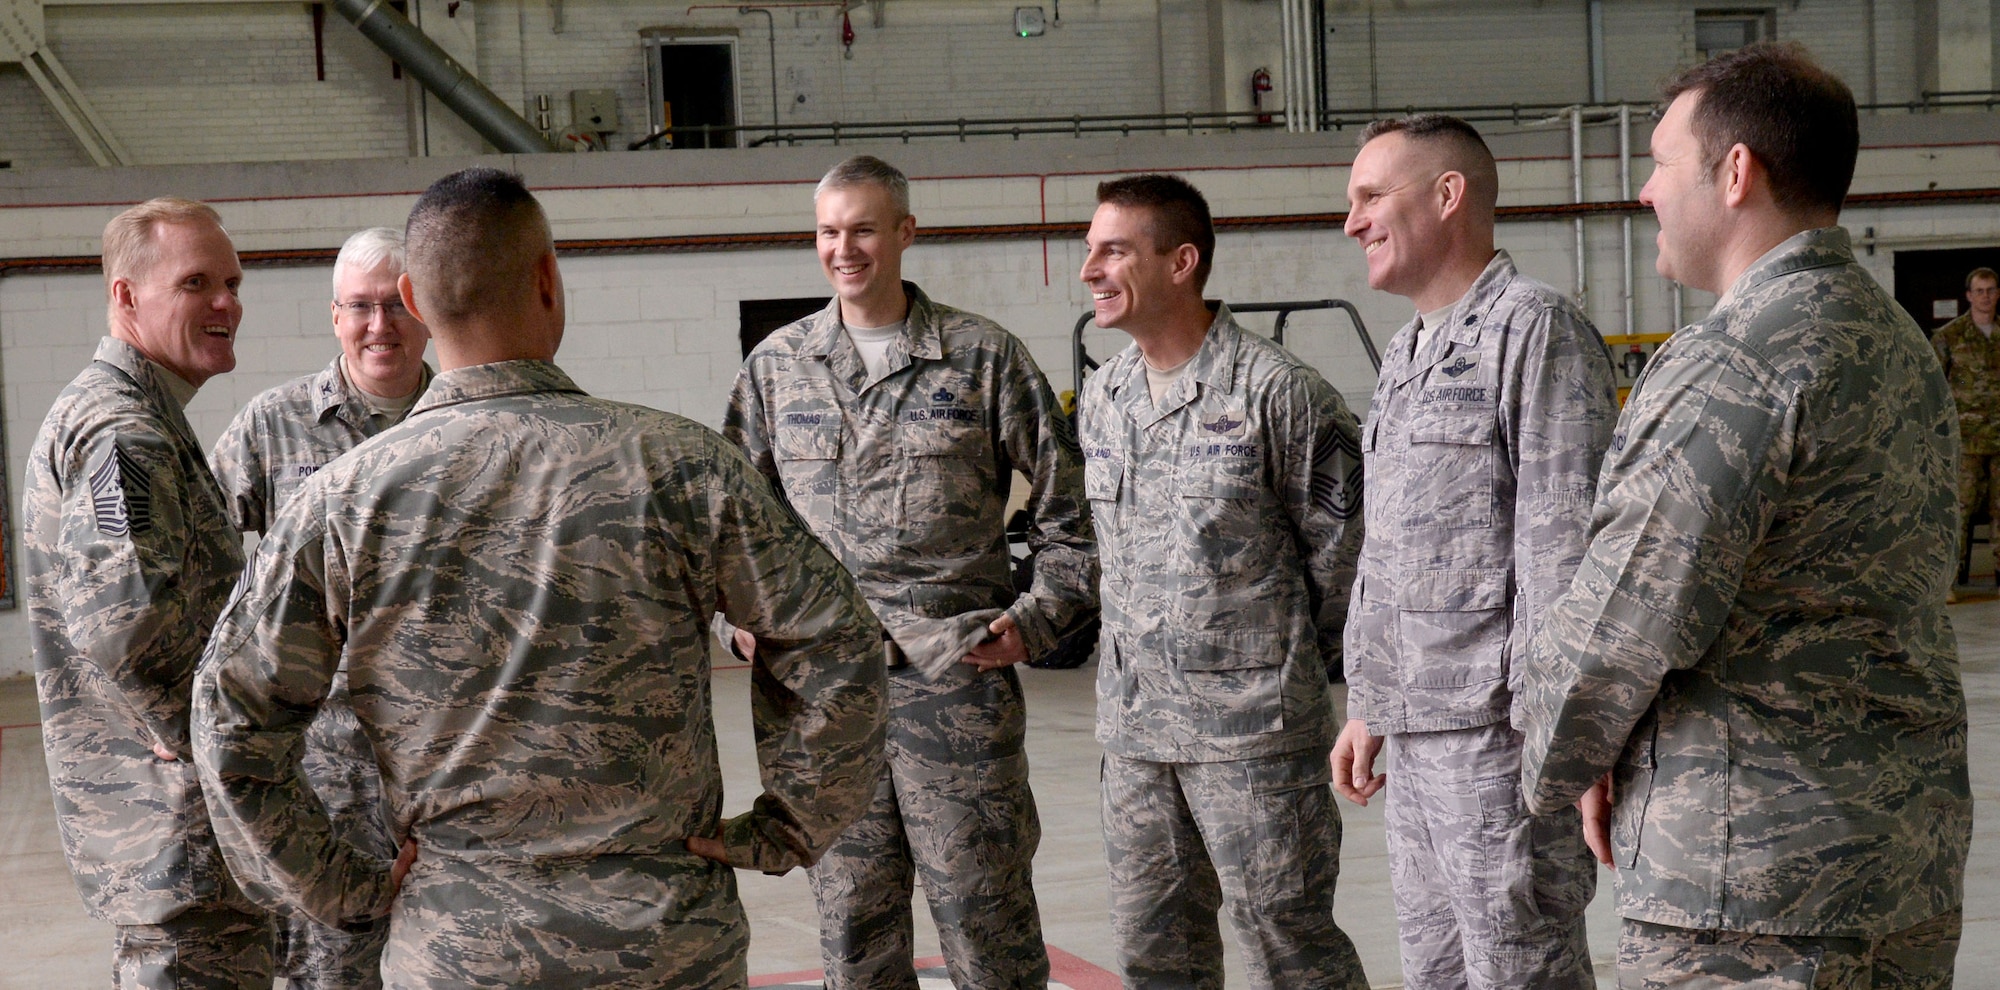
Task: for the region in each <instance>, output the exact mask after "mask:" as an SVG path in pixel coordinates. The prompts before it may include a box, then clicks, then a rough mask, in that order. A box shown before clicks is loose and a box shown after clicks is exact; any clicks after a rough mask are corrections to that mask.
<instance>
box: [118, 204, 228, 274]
mask: <svg viewBox="0 0 2000 990" xmlns="http://www.w3.org/2000/svg"><path fill="white" fill-rule="evenodd" d="M205 223H206V224H214V225H215V227H216V229H218V230H220V229H221V228H222V215H221V214H219V213H217V212H215V207H212V206H210V205H208V204H207V203H198V202H195V201H194V200H192V199H183V198H182V197H179V196H160V197H157V198H155V199H149V200H147V201H145V202H143V203H140V204H139V205H137V206H134V207H132V208H131V209H128V210H126V211H125V212H123V213H120V214H118V215H117V216H115V217H112V218H111V222H110V223H107V224H105V225H104V258H103V260H104V284H105V285H106V286H107V287H108V286H109V285H110V284H111V283H112V282H113V281H115V280H117V279H121V278H127V279H135V278H139V277H141V276H143V275H145V274H146V273H147V272H149V271H152V269H153V263H154V262H156V261H158V260H159V251H158V247H159V245H158V243H157V241H156V239H155V238H154V236H153V234H154V231H155V230H156V229H157V228H158V227H159V226H160V225H162V224H205Z"/></svg>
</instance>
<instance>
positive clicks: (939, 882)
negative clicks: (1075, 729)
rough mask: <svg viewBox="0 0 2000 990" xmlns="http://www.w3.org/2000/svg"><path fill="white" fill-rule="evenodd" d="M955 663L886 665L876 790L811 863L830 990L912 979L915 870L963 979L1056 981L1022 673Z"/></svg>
mask: <svg viewBox="0 0 2000 990" xmlns="http://www.w3.org/2000/svg"><path fill="white" fill-rule="evenodd" d="M959 666H960V668H961V669H958V670H952V671H948V672H946V673H945V674H944V675H943V676H942V677H940V678H939V679H938V680H937V681H935V682H932V681H928V680H925V679H924V678H923V676H922V675H921V674H919V673H918V672H917V671H916V670H915V669H914V668H908V667H905V668H901V669H897V670H891V671H890V672H889V727H888V738H887V743H886V746H885V755H886V756H887V765H886V766H885V767H884V769H883V771H882V777H881V779H880V780H879V781H878V782H877V784H876V788H875V798H874V800H873V801H872V802H871V803H870V804H869V806H868V810H867V811H866V812H865V813H863V815H862V816H861V819H860V820H859V821H857V822H855V823H854V824H853V825H850V826H848V828H847V831H845V832H842V833H841V835H840V838H839V839H838V840H837V841H835V843H834V844H833V847H832V848H831V849H829V850H827V852H826V854H825V855H824V856H822V857H821V858H820V860H819V862H818V863H816V864H814V865H813V867H812V868H811V869H810V870H808V871H806V876H807V877H808V879H810V880H811V882H812V891H813V899H814V900H815V901H816V902H817V904H818V907H819V930H820V954H821V956H822V958H823V959H824V964H825V968H826V986H827V987H828V990H916V988H917V974H916V969H915V968H914V966H912V964H911V960H912V958H913V957H914V955H915V951H914V948H913V946H912V938H913V936H912V924H913V922H912V918H911V905H910V898H911V893H912V883H913V880H914V879H915V878H917V877H921V878H922V880H923V886H924V899H925V900H926V901H928V902H929V904H930V911H931V920H932V921H933V922H935V923H936V925H937V929H938V941H939V943H940V944H941V946H942V947H943V949H944V958H945V968H946V969H947V971H948V972H949V973H950V975H951V982H952V985H953V986H954V987H957V988H959V990H1015V988H1036V990H1039V988H1042V987H1046V986H1048V981H1049V956H1048V949H1047V947H1046V946H1044V945H1043V944H1042V923H1041V914H1040V911H1039V910H1038V909H1037V907H1036V904H1035V887H1034V874H1033V870H1032V865H1033V862H1034V858H1035V848H1036V847H1037V846H1038V845H1039V844H1040V843H1041V837H1042V826H1041V821H1040V819H1039V818H1038V817H1037V816H1036V814H1035V797H1034V794H1033V793H1032V792H1031V791H1029V789H1028V757H1027V754H1026V753H1025V752H1024V751H1023V750H1022V741H1023V739H1024V737H1025V734H1026V728H1027V722H1026V714H1025V710H1024V709H1023V707H1022V703H1021V681H1020V676H1019V675H1018V674H1016V673H1015V672H1014V671H1013V670H1012V669H1011V668H1009V669H1003V670H999V671H994V672H991V673H985V674H982V673H979V672H978V671H977V670H975V669H974V668H972V667H970V666H967V665H963V664H961V665H959Z"/></svg>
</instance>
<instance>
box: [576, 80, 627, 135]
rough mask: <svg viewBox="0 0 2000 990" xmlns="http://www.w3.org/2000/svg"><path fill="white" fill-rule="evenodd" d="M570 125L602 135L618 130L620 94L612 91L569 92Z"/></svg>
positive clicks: (587, 90)
mask: <svg viewBox="0 0 2000 990" xmlns="http://www.w3.org/2000/svg"><path fill="white" fill-rule="evenodd" d="M569 125H570V127H571V128H574V129H581V130H588V131H596V132H598V133H600V134H602V133H604V132H606V131H615V130H617V129H618V92H617V90H611V89H572V90H570V91H569Z"/></svg>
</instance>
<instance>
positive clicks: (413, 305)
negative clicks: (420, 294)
mask: <svg viewBox="0 0 2000 990" xmlns="http://www.w3.org/2000/svg"><path fill="white" fill-rule="evenodd" d="M396 294H397V295H399V296H401V297H403V308H404V309H407V310H409V311H410V315H411V316H414V317H416V318H417V322H418V323H422V324H424V325H426V326H428V325H429V324H430V322H431V321H429V320H427V319H424V314H423V313H422V312H421V311H419V310H418V309H417V289H416V286H415V285H414V284H412V283H411V282H410V273H409V272H404V273H403V274H401V275H398V276H396Z"/></svg>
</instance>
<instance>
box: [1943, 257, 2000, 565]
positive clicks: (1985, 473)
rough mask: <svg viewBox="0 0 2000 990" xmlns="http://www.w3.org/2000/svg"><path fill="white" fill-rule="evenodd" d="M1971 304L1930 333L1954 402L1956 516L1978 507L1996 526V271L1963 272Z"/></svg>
mask: <svg viewBox="0 0 2000 990" xmlns="http://www.w3.org/2000/svg"><path fill="white" fill-rule="evenodd" d="M1965 298H1966V301H1967V302H1969V303H1971V305H1972V308H1971V309H1969V310H1967V311H1966V312H1965V313H1963V314H1961V315H1960V316H1959V317H1958V318H1957V319H1955V320H1952V321H1951V322H1950V323H1947V324H1945V325H1944V326H1941V327H1939V328H1938V329H1937V332H1936V333H1934V334H1932V335H1931V347H1932V348H1933V349H1935V350H1936V351H1937V356H1938V362H1939V363H1941V364H1943V365H1944V379H1945V381H1946V382H1949V383H1950V384H1951V400H1952V402H1953V403H1955V404H1956V405H1957V406H1958V442H1959V456H1958V514H1959V518H1960V519H1961V520H1970V519H1971V518H1972V516H1973V513H1975V512H1977V511H1978V510H1979V509H1980V508H1981V507H1982V506H1984V507H1985V509H1986V514H1987V516H1988V517H1989V518H1991V519H1992V520H1993V521H1994V525H1996V526H2000V340H1996V339H1994V333H1993V329H1994V324H1995V322H1996V321H1995V312H1994V311H1995V310H1996V309H2000V274H1996V273H1995V272H1994V271H1993V269H1991V268H1975V269H1973V271H1972V273H1971V274H1969V275H1967V276H1965ZM1970 535H1971V534H1970V532H1968V529H1967V527H1965V526H1963V525H1961V526H1960V529H1959V543H1958V553H1959V556H1960V557H1963V556H1964V555H1965V541H1966V538H1967V537H1968V536H1970Z"/></svg>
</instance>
